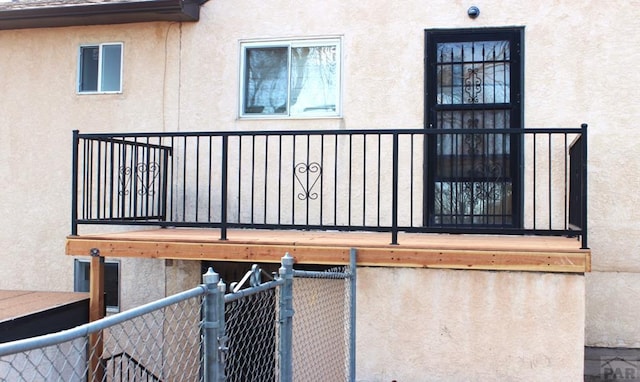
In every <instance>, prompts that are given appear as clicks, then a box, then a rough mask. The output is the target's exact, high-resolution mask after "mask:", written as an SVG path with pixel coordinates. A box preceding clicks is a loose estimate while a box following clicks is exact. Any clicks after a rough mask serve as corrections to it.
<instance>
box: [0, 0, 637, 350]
mask: <svg viewBox="0 0 640 382" xmlns="http://www.w3.org/2000/svg"><path fill="white" fill-rule="evenodd" d="M469 5H470V4H468V3H466V2H461V1H448V0H432V1H429V2H424V1H416V0H407V1H402V2H389V1H381V0H371V1H366V2H363V1H329V2H327V1H307V2H305V3H304V7H302V6H292V4H291V2H288V1H284V0H277V1H272V2H270V3H269V6H268V7H266V6H265V5H264V2H262V1H258V0H242V1H231V0H216V1H209V2H207V3H205V4H204V5H203V7H202V13H201V20H200V21H199V22H197V23H185V24H177V23H149V24H132V25H115V26H99V27H71V28H56V29H43V30H17V31H0V50H1V54H0V83H1V84H2V89H3V91H2V92H0V105H2V111H1V112H0V184H2V185H3V186H4V189H3V192H2V193H0V216H1V218H0V243H1V244H2V246H3V251H2V257H1V258H0V261H1V266H0V288H4V289H50V290H71V289H72V287H73V261H72V259H71V258H67V257H65V256H63V253H64V237H65V235H67V234H68V233H69V231H70V228H69V225H70V177H71V175H70V162H71V160H70V158H71V130H72V129H80V130H81V131H84V132H104V131H176V130H181V131H187V130H211V129H232V130H264V129H292V128H320V129H321V128H366V127H373V128H380V127H385V128H387V127H421V126H422V123H423V99H424V96H423V80H424V75H423V73H424V67H423V58H424V53H423V52H424V29H426V28H470V27H485V26H492V27H497V26H524V27H525V98H524V99H525V126H527V127H553V126H563V127H575V126H578V125H579V123H581V122H587V123H589V124H590V130H589V131H590V132H589V144H590V146H589V176H590V178H589V218H590V219H589V223H590V230H589V232H590V237H589V243H590V247H591V248H592V250H593V256H592V260H593V270H594V273H593V274H591V275H589V276H587V279H586V280H587V288H586V290H587V300H586V304H587V310H586V312H587V315H586V342H587V344H594V345H595V344H597V345H599V346H618V345H620V344H623V345H625V346H637V344H638V343H639V342H640V330H638V329H637V327H636V326H634V325H635V322H636V320H635V317H638V316H639V315H640V299H638V298H636V296H638V295H640V253H639V249H640V244H639V241H638V237H640V235H639V234H640V228H639V227H638V224H637V221H638V220H639V219H640V212H639V210H638V208H637V205H638V204H639V203H638V202H639V199H640V197H639V196H638V193H637V190H638V189H639V188H640V187H639V186H640V180H639V178H638V176H637V174H638V173H639V171H640V160H639V157H638V155H637V153H638V151H639V150H640V143H639V142H640V130H639V129H637V127H636V126H635V124H636V121H638V120H640V118H639V117H640V112H639V111H638V108H637V107H636V103H637V100H638V99H640V97H639V96H640V94H638V93H639V92H640V90H639V89H640V88H639V87H638V86H637V83H638V82H639V81H638V80H640V78H638V77H640V74H638V71H637V70H635V69H634V68H635V66H636V64H637V62H638V61H639V60H640V50H639V49H637V46H638V45H639V44H638V43H639V41H638V40H639V39H640V35H639V34H638V33H637V32H638V30H640V18H639V17H637V16H638V9H639V8H640V7H639V6H640V2H638V1H637V0H633V1H626V2H615V3H611V4H603V3H602V2H597V1H557V0H543V1H537V2H526V3H525V2H513V1H505V2H495V1H488V0H481V1H477V2H475V5H477V6H478V7H479V8H480V11H481V14H480V16H479V17H478V18H477V19H475V20H472V19H470V18H468V17H467V15H466V10H467V8H468V7H469ZM310 36H342V38H343V46H342V52H343V69H344V72H343V77H344V78H343V84H342V88H343V111H344V113H343V117H342V118H334V119H322V120H291V121H283V120H271V121H265V122H260V121H246V120H239V119H238V118H237V109H238V93H239V90H238V77H239V42H240V41H241V40H244V39H259V38H283V37H284V38H287V37H310ZM110 41H122V42H124V66H123V70H124V81H123V89H124V90H123V93H122V94H116V95H78V94H76V92H75V88H76V76H77V73H76V71H77V52H78V46H79V44H81V43H99V42H110ZM95 229H102V228H96V227H90V228H83V229H82V230H81V233H83V232H88V231H90V230H95ZM619 272H621V273H619ZM126 300H127V297H126V296H123V301H126ZM131 301H137V300H136V298H132V299H131ZM621 307H624V312H623V313H622V314H621V313H620V312H619V309H621Z"/></svg>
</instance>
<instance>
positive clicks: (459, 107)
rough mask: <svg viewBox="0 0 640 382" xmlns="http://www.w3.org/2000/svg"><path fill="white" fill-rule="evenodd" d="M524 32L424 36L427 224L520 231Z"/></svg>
mask: <svg viewBox="0 0 640 382" xmlns="http://www.w3.org/2000/svg"><path fill="white" fill-rule="evenodd" d="M522 32H523V31H522V29H520V28H509V29H502V28H501V29H478V30H475V29H474V30H470V29H465V30H428V31H426V69H425V71H426V73H425V78H426V86H425V89H426V104H425V124H426V126H425V128H427V129H438V134H435V135H434V134H427V140H426V142H427V144H426V153H425V154H426V157H427V166H425V171H426V176H425V181H426V185H425V186H426V187H425V190H426V192H425V207H426V209H427V211H426V214H425V220H426V221H425V224H426V225H428V226H433V227H438V226H455V227H470V228H472V227H520V226H521V225H522V223H521V220H522V218H521V216H522V213H521V211H520V209H521V205H522V202H521V200H520V197H519V195H520V194H521V185H520V181H521V174H520V172H521V166H520V163H521V155H520V147H521V142H520V139H521V138H520V135H519V134H508V133H500V132H499V131H500V130H507V129H514V128H521V124H522V107H521V103H522V93H521V91H522V73H523V71H522ZM495 130H499V131H495ZM440 131H442V133H440ZM449 131H450V132H449ZM430 132H433V131H432V130H430Z"/></svg>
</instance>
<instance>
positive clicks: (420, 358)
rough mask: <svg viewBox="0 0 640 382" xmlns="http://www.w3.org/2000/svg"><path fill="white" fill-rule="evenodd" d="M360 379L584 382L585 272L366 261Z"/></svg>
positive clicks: (360, 306)
mask: <svg viewBox="0 0 640 382" xmlns="http://www.w3.org/2000/svg"><path fill="white" fill-rule="evenodd" d="M357 283H358V295H357V344H358V346H357V380H358V381H371V382H373V381H392V380H396V381H534V380H535V381H550V380H554V381H560V380H561V381H578V380H580V379H581V377H582V368H583V356H584V348H583V336H584V309H585V308H584V288H585V283H584V277H583V276H581V275H563V274H541V273H531V272H528V273H524V272H486V271H455V270H435V269H409V268H395V269H389V268H386V269H385V268H361V269H359V270H358V281H357Z"/></svg>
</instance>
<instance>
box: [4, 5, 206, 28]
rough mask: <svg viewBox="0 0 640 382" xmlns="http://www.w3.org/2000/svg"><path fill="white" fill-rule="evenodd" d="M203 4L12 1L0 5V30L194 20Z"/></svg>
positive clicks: (197, 17)
mask: <svg viewBox="0 0 640 382" xmlns="http://www.w3.org/2000/svg"><path fill="white" fill-rule="evenodd" d="M205 1H206V0H205ZM205 1H203V0H145V1H123V0H64V1H61V0H19V1H15V0H14V1H12V2H0V30H6V29H24V28H51V27H67V26H79V25H104V24H124V23H138V22H153V21H198V19H199V17H200V5H201V4H203V3H204V2H205Z"/></svg>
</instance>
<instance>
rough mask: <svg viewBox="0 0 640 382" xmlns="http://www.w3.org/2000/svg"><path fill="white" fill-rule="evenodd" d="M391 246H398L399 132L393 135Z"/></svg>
mask: <svg viewBox="0 0 640 382" xmlns="http://www.w3.org/2000/svg"><path fill="white" fill-rule="evenodd" d="M391 187H392V188H393V191H392V201H391V244H393V245H397V244H398V132H394V133H393V184H392V186H391Z"/></svg>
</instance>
